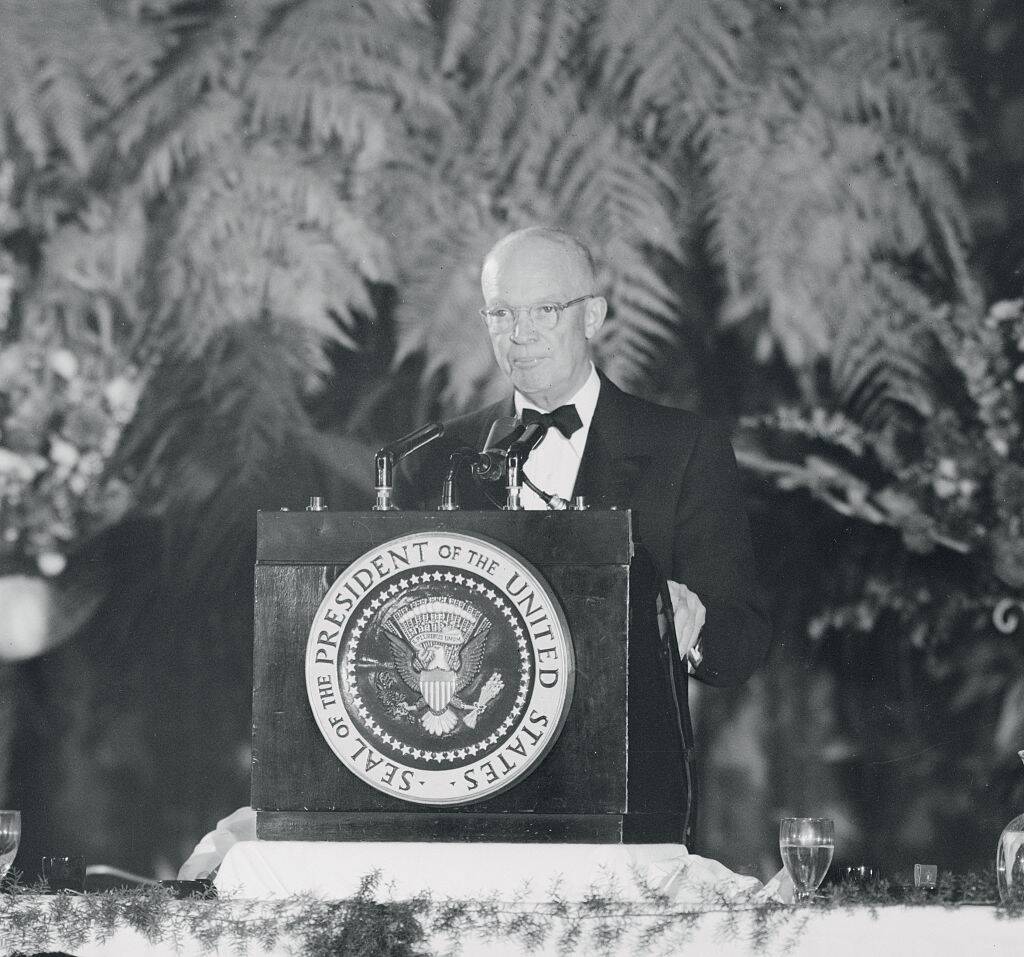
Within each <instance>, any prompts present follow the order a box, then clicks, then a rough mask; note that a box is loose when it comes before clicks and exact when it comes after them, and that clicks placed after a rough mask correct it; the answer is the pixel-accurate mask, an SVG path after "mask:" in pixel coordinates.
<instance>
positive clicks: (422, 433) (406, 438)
mask: <svg viewBox="0 0 1024 957" xmlns="http://www.w3.org/2000/svg"><path fill="white" fill-rule="evenodd" d="M442 435H444V426H443V425H442V424H441V423H440V422H430V423H428V424H427V425H424V426H423V427H422V428H419V429H416V431H415V432H410V433H409V434H408V435H403V436H402V437H401V438H399V439H395V441H394V442H389V443H388V444H387V445H385V446H384V447H383V448H382V449H381V450H380V451H379V452H378V453H377V456H378V458H379V457H381V456H387V457H389V458H390V459H391V461H392V463H395V462H398V461H399V460H400V459H404V458H405V457H406V456H407V455H411V454H412V453H413V452H415V451H417V450H418V449H422V448H423V446H424V445H427V444H428V443H429V442H433V441H434V439H439V438H441V436H442Z"/></svg>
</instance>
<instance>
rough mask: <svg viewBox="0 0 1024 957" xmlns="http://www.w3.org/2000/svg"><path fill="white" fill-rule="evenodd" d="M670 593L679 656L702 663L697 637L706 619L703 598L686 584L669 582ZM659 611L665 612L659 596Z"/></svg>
mask: <svg viewBox="0 0 1024 957" xmlns="http://www.w3.org/2000/svg"><path fill="white" fill-rule="evenodd" d="M668 593H669V597H670V598H671V599H672V617H673V622H674V624H675V633H676V642H677V643H678V645H679V658H680V660H681V661H686V660H687V658H689V660H690V662H691V663H692V664H693V665H698V664H700V660H701V657H702V656H701V654H700V652H699V650H698V649H697V647H696V645H697V639H698V638H699V637H700V630H701V628H703V627H704V619H705V618H706V617H707V611H706V610H705V608H704V605H703V604H701V600H700V599H699V598H698V597H697V596H696V595H695V594H694V593H693V592H692V591H690V589H689V588H687V587H686V586H685V585H681V584H679V582H674V581H672V580H671V579H670V580H669V582H668ZM658 613H659V615H661V614H662V613H663V611H662V607H661V598H660V596H659V598H658Z"/></svg>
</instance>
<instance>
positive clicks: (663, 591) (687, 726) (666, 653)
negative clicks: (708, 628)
mask: <svg viewBox="0 0 1024 957" xmlns="http://www.w3.org/2000/svg"><path fill="white" fill-rule="evenodd" d="M636 553H637V556H638V557H642V558H643V559H644V561H645V564H646V565H647V566H648V569H647V571H648V573H649V574H650V575H651V578H652V580H653V582H654V586H655V592H656V594H657V595H658V596H660V597H661V605H662V608H663V609H664V610H665V617H666V618H667V619H668V628H667V629H666V631H665V632H664V634H662V633H661V629H660V628H659V627H658V622H657V613H655V628H656V629H657V631H658V636H659V638H662V639H663V640H662V641H661V643H660V644H661V653H662V657H663V658H664V659H665V661H666V664H667V666H668V674H669V687H670V688H671V690H672V703H673V705H674V709H673V710H674V711H675V718H676V730H677V731H678V733H679V743H680V746H681V747H682V749H683V773H684V775H685V777H686V813H685V816H684V818H683V835H684V838H685V844H686V847H687V849H688V850H689V851H690V852H691V853H692V852H693V850H694V848H693V843H694V834H693V832H694V827H695V826H696V816H697V793H696V779H695V775H694V772H693V752H694V749H695V747H696V742H695V741H694V735H693V722H692V721H691V720H690V707H689V695H688V693H687V686H686V682H687V681H688V680H689V676H688V675H687V673H686V669H685V668H682V667H681V666H682V664H683V662H682V661H681V660H680V658H679V650H678V647H679V646H678V644H677V642H676V641H675V637H676V634H675V617H674V616H673V614H672V595H671V593H670V592H669V590H668V580H667V579H666V578H665V576H664V575H663V574H661V571H660V570H659V568H658V563H657V562H656V561H655V560H654V556H653V555H652V554H651V553H650V551H649V550H648V549H647V548H646V547H645V546H644V545H642V544H639V543H638V545H637V552H636Z"/></svg>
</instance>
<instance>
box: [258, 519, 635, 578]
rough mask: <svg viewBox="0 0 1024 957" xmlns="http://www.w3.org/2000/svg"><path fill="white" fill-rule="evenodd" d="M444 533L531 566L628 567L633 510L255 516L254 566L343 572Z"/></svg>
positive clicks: (632, 536) (632, 530) (632, 544)
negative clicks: (514, 555) (388, 547)
mask: <svg viewBox="0 0 1024 957" xmlns="http://www.w3.org/2000/svg"><path fill="white" fill-rule="evenodd" d="M446 531H447V532H457V533H459V534H462V535H474V534H478V535H481V536H483V537H485V538H488V539H491V540H492V541H496V542H499V543H501V544H503V545H505V546H507V547H508V548H510V549H512V550H513V551H516V552H518V553H519V554H520V555H522V556H523V558H525V559H527V560H528V561H530V562H532V563H533V564H536V565H550V564H580V565H628V564H629V563H630V562H631V561H632V558H633V553H634V546H635V542H636V519H635V515H634V513H633V511H632V510H631V509H621V510H615V509H609V510H603V509H602V510H598V509H587V510H586V511H581V512H576V511H560V512H552V511H521V512H499V511H471V510H460V511H456V512H438V511H432V512H417V511H396V512H375V511H358V512H332V511H320V512H306V511H302V512H291V511H262V512H258V513H257V516H256V564H257V565H259V564H324V565H340V564H348V563H350V562H352V561H355V560H356V559H357V558H359V557H360V556H361V555H364V554H365V553H366V552H368V551H370V550H371V549H373V548H378V547H380V546H381V545H385V544H386V543H387V542H389V541H390V540H392V539H394V538H398V537H399V536H402V535H409V534H414V533H416V532H432V533H433V532H446Z"/></svg>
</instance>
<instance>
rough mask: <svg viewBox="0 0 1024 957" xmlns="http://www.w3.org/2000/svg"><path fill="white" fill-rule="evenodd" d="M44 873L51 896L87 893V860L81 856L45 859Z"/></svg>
mask: <svg viewBox="0 0 1024 957" xmlns="http://www.w3.org/2000/svg"><path fill="white" fill-rule="evenodd" d="M42 871H43V880H44V881H46V884H47V886H48V887H49V889H50V893H51V894H59V893H61V892H62V891H75V892H77V893H79V894H81V893H84V892H85V858H84V857H83V856H82V855H81V854H70V855H59V856H56V857H44V858H43V867H42Z"/></svg>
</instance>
